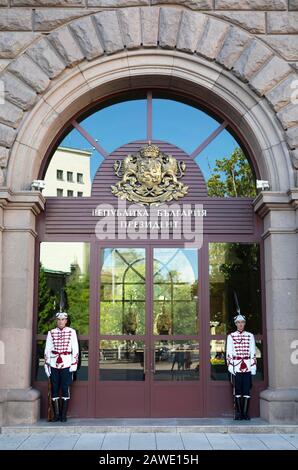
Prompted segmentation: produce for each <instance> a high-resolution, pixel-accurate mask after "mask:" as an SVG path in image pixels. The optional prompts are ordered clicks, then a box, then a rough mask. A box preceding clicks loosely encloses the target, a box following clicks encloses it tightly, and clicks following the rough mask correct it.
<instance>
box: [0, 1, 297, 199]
mask: <svg viewBox="0 0 298 470" xmlns="http://www.w3.org/2000/svg"><path fill="white" fill-rule="evenodd" d="M134 50H137V52H138V54H136V52H133V51H134ZM170 51H172V52H170ZM178 51H179V52H182V53H184V55H185V58H184V65H182V66H181V71H180V72H178V73H177V75H178V76H179V74H180V75H182V77H183V78H185V77H186V76H188V79H189V78H190V77H191V81H194V82H195V83H200V84H201V85H202V86H203V87H204V88H207V89H209V90H212V91H213V92H214V93H215V94H217V95H218V96H221V90H220V88H221V89H223V90H222V93H223V94H224V89H226V94H225V99H226V100H228V101H229V99H228V96H227V91H228V90H229V93H230V100H233V101H234V108H235V109H236V110H237V104H236V103H237V101H238V105H240V108H242V114H241V110H240V114H241V115H243V116H244V114H245V113H244V114H243V110H244V108H245V109H246V111H248V110H250V111H251V112H250V114H249V115H248V114H247V113H246V116H245V117H244V120H246V121H247V132H248V129H249V128H250V129H251V131H252V135H251V139H252V140H256V141H258V144H259V149H260V150H261V152H260V151H259V152H256V153H260V154H259V155H258V159H259V160H260V169H261V171H260V173H261V177H262V178H264V179H265V178H267V179H268V180H269V181H270V183H271V188H272V189H273V190H283V191H285V190H288V188H289V187H293V185H294V177H295V173H294V168H293V165H292V162H291V156H290V152H289V147H291V148H293V147H294V146H295V145H296V142H295V141H296V138H295V135H293V133H292V132H291V129H289V130H288V133H287V135H286V134H285V133H283V131H282V126H283V127H284V129H288V128H290V127H291V126H292V125H293V120H295V116H294V115H295V111H294V109H293V105H292V104H291V103H290V97H291V93H292V91H293V90H292V89H291V87H290V84H291V82H292V81H293V80H294V79H295V78H297V75H296V74H295V73H294V71H293V69H292V68H291V67H290V66H289V65H288V64H287V63H286V62H285V60H283V59H281V58H279V57H278V56H277V54H276V53H275V52H273V51H272V50H271V49H270V48H269V47H268V46H267V45H265V43H263V42H262V41H261V40H260V39H258V38H256V37H254V36H253V35H251V34H248V33H247V32H246V31H244V30H243V29H241V28H240V27H238V26H234V25H230V24H228V23H227V22H226V21H222V20H219V19H215V18H213V17H210V16H208V15H206V14H202V13H198V12H194V11H189V10H187V9H181V8H180V9H178V8H171V7H162V8H157V7H142V8H123V9H118V10H117V11H115V10H110V11H102V12H100V13H96V14H91V15H89V16H85V17H83V18H79V19H77V20H74V21H71V22H70V23H68V24H67V25H65V26H63V27H61V28H58V29H57V30H55V31H53V32H52V33H50V34H49V35H48V36H47V37H42V38H40V39H38V40H37V41H36V42H35V43H33V44H31V45H30V46H29V47H28V48H27V50H26V51H25V52H24V53H22V54H21V55H20V56H19V57H18V58H16V59H15V60H14V61H12V62H11V64H10V65H9V67H8V68H7V69H6V70H5V71H4V73H3V74H2V76H1V78H2V80H3V82H4V85H5V90H6V98H7V100H6V102H5V104H4V105H3V106H4V109H3V114H5V115H6V116H7V117H6V120H7V122H6V124H7V125H6V124H1V135H2V138H1V143H2V145H3V147H1V148H0V155H1V167H2V172H1V180H2V184H3V185H7V186H9V187H11V188H13V187H15V188H16V189H25V188H26V187H28V183H29V180H27V181H26V182H25V181H23V184H22V183H21V182H19V183H17V184H16V183H13V178H12V175H13V173H14V171H13V168H15V164H16V159H17V157H16V155H17V154H18V155H21V152H20V147H19V144H22V145H25V146H26V147H29V150H31V149H35V150H38V158H41V155H40V152H41V149H40V147H39V148H38V149H37V148H36V144H35V142H34V141H33V137H32V132H31V129H30V130H29V128H28V123H30V122H32V121H33V120H34V116H37V115H38V114H39V117H41V116H43V118H44V115H46V114H47V115H48V116H47V118H46V119H47V124H45V122H44V125H48V126H49V128H50V127H51V125H50V122H49V121H53V120H56V121H57V122H58V120H59V119H60V120H61V123H63V121H64V111H65V109H64V108H63V109H62V108H61V106H60V107H56V110H55V111H56V113H57V114H56V116H55V115H54V114H51V115H50V114H49V112H48V113H46V111H45V109H46V108H47V107H48V108H49V107H51V106H52V104H50V103H49V102H48V100H49V97H50V96H53V93H54V90H55V89H56V90H58V89H59V87H63V89H64V90H66V89H67V87H68V88H69V86H70V83H71V77H74V76H76V79H77V85H78V81H79V80H81V81H82V84H83V82H84V81H85V87H86V90H85V92H86V93H85V99H90V100H93V99H96V94H94V88H93V85H92V86H91V88H90V83H89V82H90V79H89V76H90V74H91V77H92V74H94V73H95V72H94V71H95V68H96V69H97V72H96V73H97V74H98V86H99V85H100V84H102V83H104V77H105V76H106V77H107V75H106V74H107V73H108V67H111V70H110V72H111V73H112V74H113V73H116V71H117V70H118V72H117V73H118V77H121V78H123V77H124V76H125V69H126V78H127V80H129V78H128V77H129V76H130V74H131V76H132V77H134V76H135V75H140V74H141V73H144V74H145V75H149V74H150V73H151V72H152V70H151V71H150V67H149V64H148V67H147V66H146V65H147V64H144V65H145V68H144V71H143V72H141V71H140V62H139V64H138V65H135V64H134V60H133V58H136V57H139V61H140V60H141V59H140V57H142V56H143V57H144V58H145V61H146V60H147V59H148V54H149V55H150V56H151V58H150V60H151V64H152V67H153V69H155V71H154V72H153V75H156V74H157V69H158V68H160V69H161V70H164V72H162V73H161V75H165V74H169V76H172V75H173V70H174V69H175V68H177V70H179V66H178V64H177V60H179V59H180V54H179V52H178ZM162 52H164V55H163V54H162ZM115 54H117V58H116V55H115ZM119 54H120V55H119ZM154 57H156V61H155V60H154V59H153V60H152V58H154ZM186 57H188V59H186ZM157 58H158V59H157ZM204 59H206V60H204ZM87 61H89V62H87ZM116 61H117V65H116V66H115V63H116ZM125 61H126V63H125ZM88 63H89V66H88ZM108 64H109V65H108ZM195 64H202V65H203V67H201V69H200V70H199V69H198V66H195ZM100 65H101V66H100ZM152 67H151V69H152ZM165 67H167V71H165ZM218 67H219V68H218ZM134 68H136V70H133V69H134ZM137 69H138V70H137ZM208 69H209V71H210V72H211V70H212V71H213V73H212V74H211V77H208V72H209V71H208ZM130 70H131V71H130ZM183 70H184V74H183ZM121 71H122V72H121ZM207 71H208V72H207ZM229 71H230V72H229ZM115 76H116V75H114V77H115ZM204 76H205V80H204ZM233 76H234V77H237V79H236V80H235V79H233ZM100 77H101V80H100ZM111 80H113V76H112V75H111V76H110V77H109V81H111ZM212 80H213V82H212ZM241 81H242V82H244V83H245V85H244V87H241ZM204 82H205V83H204ZM93 83H94V77H93ZM132 83H133V82H130V84H128V87H130V88H131V86H132ZM216 83H217V85H218V90H217V92H216V90H215V88H216V86H215V84H216ZM241 88H242V90H241ZM60 89H61V88H60ZM251 89H252V90H254V93H253V94H251V93H250V90H251ZM240 90H241V91H240ZM88 91H90V93H89V98H87V94H88V93H87V92H88ZM242 91H243V93H242ZM81 92H84V91H83V90H81ZM244 95H246V97H247V98H248V96H250V97H251V101H250V103H248V102H246V103H245V98H244ZM69 97H70V95H69ZM260 97H261V98H260ZM74 99H75V97H74V96H73V100H74ZM241 100H243V102H244V103H245V105H244V103H242V105H241V104H240V103H241ZM43 103H44V109H42V104H43ZM64 103H65V101H64ZM285 103H287V106H285V107H282V106H284V104H285ZM268 104H270V105H271V106H272V107H273V108H274V109H275V110H276V111H278V112H273V111H272V109H270V106H268ZM47 105H48V106H47ZM65 106H66V103H65ZM30 110H31V111H30ZM279 110H280V111H279ZM48 111H49V109H48ZM40 113H41V114H40ZM51 124H52V126H53V122H52V123H51ZM29 127H30V126H29ZM25 128H27V129H28V132H30V134H31V140H30V136H28V135H27V136H26V137H25ZM35 128H36V127H35ZM257 128H259V132H257ZM20 129H21V134H20V132H19V130H20ZM254 136H256V137H254ZM286 143H288V144H289V146H287V145H286ZM10 153H11V159H10V158H9V155H10ZM293 155H294V156H295V153H294V154H293ZM281 159H283V160H284V161H283V164H282V165H280V161H281ZM21 160H23V157H21ZM266 160H267V164H266V163H265V162H266ZM294 160H295V159H294ZM17 166H18V165H17ZM281 166H282V168H283V175H281V172H280V170H281ZM7 167H8V169H7V170H6V168H7ZM266 167H267V169H266ZM271 167H272V168H271ZM274 168H275V170H274ZM277 168H278V169H279V170H278V171H277ZM6 171H7V172H8V178H7V182H6V181H5V173H6ZM33 174H34V172H33ZM33 174H32V175H31V176H33ZM28 177H29V175H28ZM29 179H30V178H29ZM281 179H283V181H281Z"/></svg>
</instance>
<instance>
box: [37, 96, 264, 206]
mask: <svg viewBox="0 0 298 470" xmlns="http://www.w3.org/2000/svg"><path fill="white" fill-rule="evenodd" d="M146 140H147V141H148V140H149V141H152V140H155V141H162V142H168V143H171V144H172V145H175V146H177V147H178V148H181V149H182V150H183V151H184V152H185V153H187V154H188V155H189V156H190V157H191V158H193V159H194V160H195V162H196V163H197V165H198V166H199V167H200V169H201V171H202V173H203V176H204V179H205V182H206V184H207V188H208V195H209V196H211V197H214V196H215V197H255V196H256V189H255V175H254V173H255V172H254V169H253V166H252V165H251V163H250V162H249V159H248V157H247V154H246V150H245V149H244V148H243V146H242V144H241V142H240V141H239V140H236V137H235V132H234V131H233V130H232V129H231V128H230V127H229V124H228V122H227V121H225V120H222V119H221V118H220V117H218V116H212V115H211V114H210V112H207V110H206V109H204V108H202V107H199V106H198V105H197V104H195V103H193V102H189V100H186V99H183V100H182V99H181V98H180V97H177V98H176V97H167V96H165V95H164V94H160V93H158V92H153V93H152V92H151V91H148V92H144V93H139V94H138V95H136V96H132V97H130V96H128V97H121V98H118V99H114V100H110V101H108V102H105V103H103V104H101V105H100V106H98V109H93V110H89V111H88V112H86V113H84V114H82V115H81V116H79V117H78V118H77V119H74V120H72V121H71V124H70V127H69V128H68V129H66V130H65V132H64V135H63V137H62V139H61V140H60V143H59V145H58V146H57V147H56V149H55V151H54V152H53V153H52V158H51V160H50V162H49V165H48V167H47V169H46V171H45V172H44V175H43V177H44V179H45V184H46V187H45V190H44V195H45V196H49V197H53V196H57V197H88V196H90V194H91V186H92V182H93V179H94V177H95V174H96V172H97V170H98V168H99V167H100V166H101V164H102V162H103V160H104V158H105V157H106V156H107V155H109V154H110V153H111V152H113V151H115V150H116V149H117V148H119V147H121V146H123V145H124V144H127V143H129V142H135V141H144V142H145V141H146Z"/></svg>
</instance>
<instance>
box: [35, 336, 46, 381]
mask: <svg viewBox="0 0 298 470" xmlns="http://www.w3.org/2000/svg"><path fill="white" fill-rule="evenodd" d="M45 346H46V342H45V340H42V341H37V342H36V354H35V367H34V370H35V380H37V381H41V382H45V381H47V380H48V377H47V376H46V373H45V370H44V349H45Z"/></svg>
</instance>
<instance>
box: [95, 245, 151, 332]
mask: <svg viewBox="0 0 298 470" xmlns="http://www.w3.org/2000/svg"><path fill="white" fill-rule="evenodd" d="M145 298H146V285H145V249H144V248H104V249H102V251H101V274H100V333H101V334H108V335H122V334H125V335H142V334H144V333H145Z"/></svg>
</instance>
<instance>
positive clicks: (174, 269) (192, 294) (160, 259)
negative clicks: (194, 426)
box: [150, 248, 202, 417]
mask: <svg viewBox="0 0 298 470" xmlns="http://www.w3.org/2000/svg"><path fill="white" fill-rule="evenodd" d="M150 259H152V287H153V292H152V298H153V305H152V310H153V316H152V325H151V331H152V336H151V345H152V350H151V351H152V352H151V355H152V357H151V360H152V365H153V367H152V368H151V372H152V376H151V416H176V417H179V416H181V417H184V416H194V417H195V416H199V415H201V412H202V409H201V408H202V403H201V399H202V394H201V390H200V342H199V260H198V251H197V250H196V249H185V248H153V250H152V254H151V257H150Z"/></svg>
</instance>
